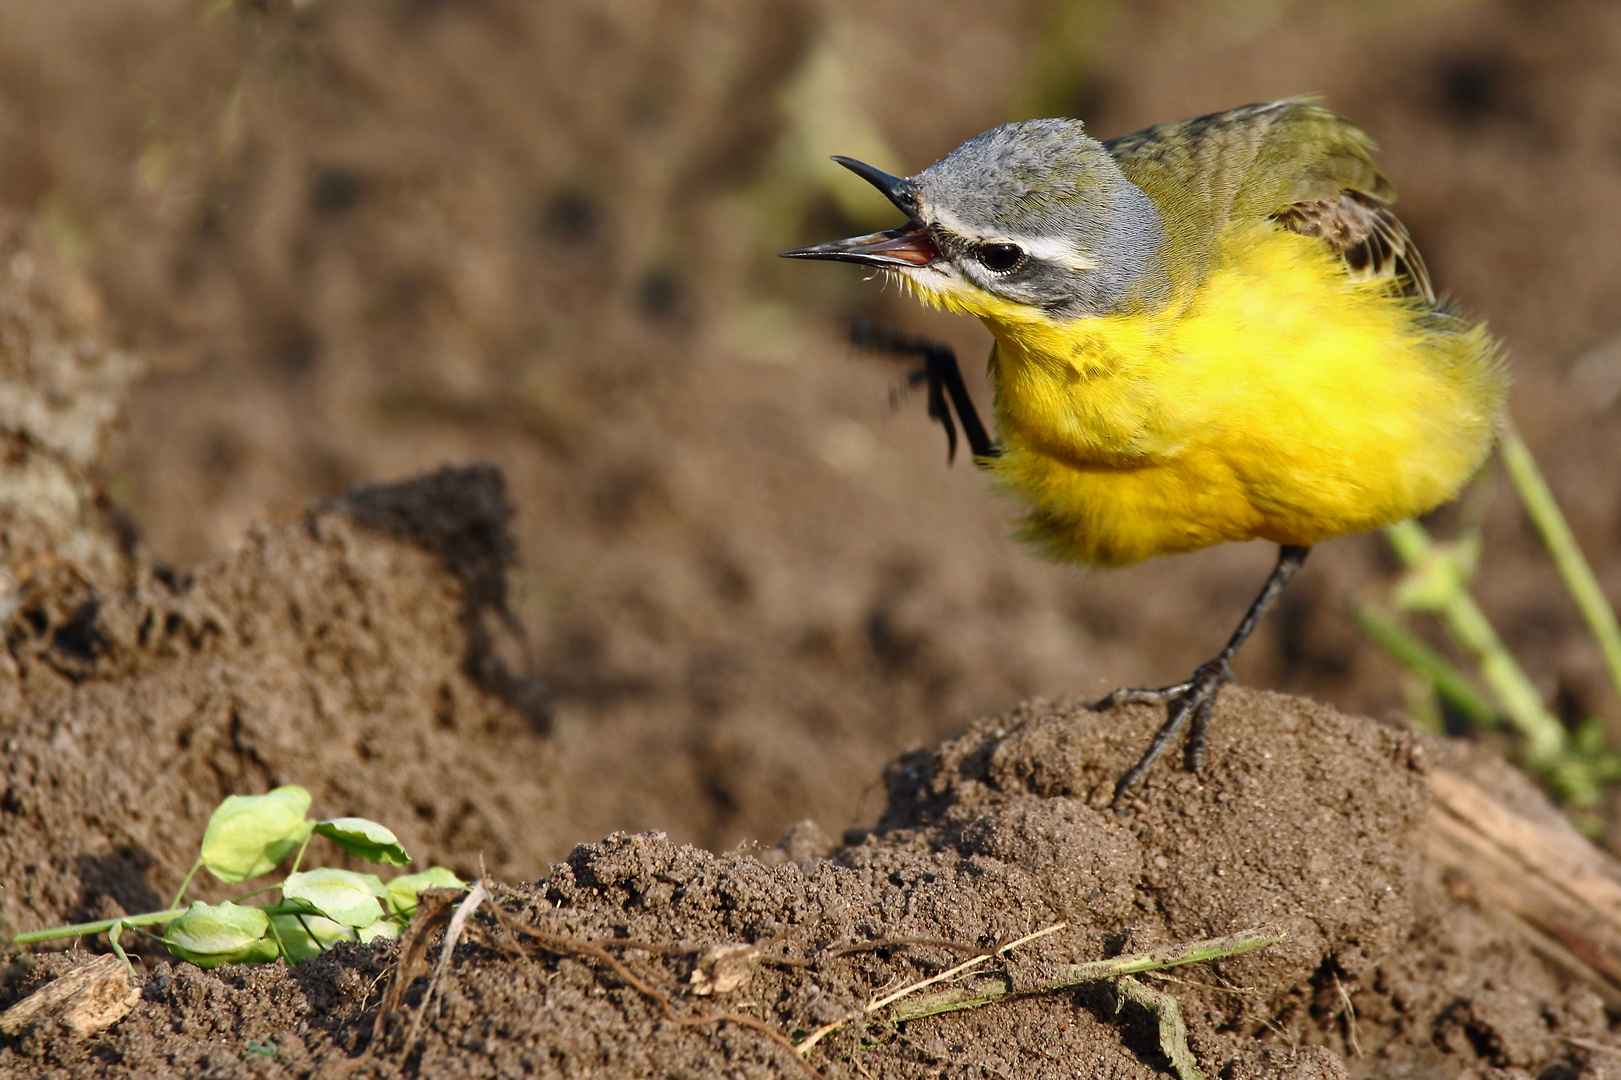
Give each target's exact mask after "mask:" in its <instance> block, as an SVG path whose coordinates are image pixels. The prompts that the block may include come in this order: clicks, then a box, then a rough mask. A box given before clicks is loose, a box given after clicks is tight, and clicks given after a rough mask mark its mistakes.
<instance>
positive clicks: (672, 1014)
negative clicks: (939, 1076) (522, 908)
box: [491, 905, 822, 1080]
mask: <svg viewBox="0 0 1621 1080" xmlns="http://www.w3.org/2000/svg"><path fill="white" fill-rule="evenodd" d="M491 910H493V911H494V912H495V917H496V919H497V920H499V921H500V923H501V925H502V926H504V927H506V928H507V929H508V930H511V931H513V932H515V933H518V934H522V935H524V936H525V937H528V938H530V939H531V940H533V941H535V942H536V943H537V944H539V945H540V947H541V948H543V949H545V950H546V951H547V952H549V953H553V954H555V955H557V956H585V957H589V958H590V959H592V960H595V961H597V962H598V963H600V964H602V965H603V966H604V967H607V968H608V969H609V970H610V971H612V972H613V973H614V974H615V975H617V976H619V978H620V980H621V981H623V982H624V983H625V984H626V985H627V986H629V987H631V988H632V989H633V990H635V991H636V992H637V993H639V994H641V995H642V996H643V997H645V998H647V999H648V1000H650V1001H652V1002H653V1003H654V1004H656V1005H657V1006H658V1007H659V1011H660V1012H662V1013H663V1014H664V1018H665V1019H666V1020H668V1021H670V1023H672V1024H676V1025H679V1026H680V1027H702V1026H703V1025H705V1024H718V1023H722V1022H728V1023H733V1024H737V1025H738V1026H739V1027H746V1028H748V1029H749V1030H751V1031H758V1032H759V1033H760V1034H762V1035H764V1036H765V1037H766V1038H768V1039H770V1040H771V1041H772V1042H774V1043H776V1044H777V1045H778V1046H780V1047H782V1048H783V1049H784V1050H787V1051H788V1053H789V1054H790V1055H792V1057H793V1060H794V1063H795V1064H796V1065H798V1066H799V1067H800V1069H801V1070H803V1071H804V1072H805V1074H806V1075H807V1076H814V1077H817V1078H818V1080H820V1078H821V1075H822V1074H821V1073H820V1072H818V1071H817V1070H816V1069H815V1068H814V1067H812V1066H811V1064H810V1063H809V1062H807V1061H806V1060H805V1059H804V1058H802V1057H800V1056H799V1055H798V1054H796V1053H794V1044H793V1043H791V1042H789V1041H788V1039H787V1038H786V1037H785V1036H783V1035H782V1033H780V1032H779V1031H777V1029H775V1028H773V1027H772V1026H771V1025H769V1024H767V1023H766V1022H765V1021H764V1020H760V1019H758V1018H756V1017H753V1016H749V1015H747V1014H746V1013H735V1012H719V1013H703V1014H701V1015H698V1016H682V1015H681V1014H680V1013H678V1012H676V1011H675V1006H674V1005H673V1004H671V1002H670V998H669V995H667V994H665V993H664V992H663V991H662V990H660V989H658V988H657V987H656V986H654V985H652V984H651V983H649V982H647V981H646V980H645V979H643V978H641V977H640V976H639V975H637V974H636V973H635V972H634V971H632V970H631V969H630V967H629V966H628V965H626V964H625V963H624V961H622V960H620V959H619V958H618V957H616V956H614V955H613V954H612V953H610V952H609V951H608V950H607V949H605V948H603V947H602V946H601V945H598V944H596V943H595V942H590V941H580V940H577V939H575V938H568V937H562V936H560V935H557V934H548V933H547V932H546V931H544V930H542V929H540V928H539V927H538V926H531V925H528V924H527V923H520V922H517V921H515V920H513V919H511V918H509V917H508V915H507V913H506V912H505V911H503V910H502V909H501V907H500V905H496V906H495V907H494V908H492V909H491ZM616 943H617V942H616Z"/></svg>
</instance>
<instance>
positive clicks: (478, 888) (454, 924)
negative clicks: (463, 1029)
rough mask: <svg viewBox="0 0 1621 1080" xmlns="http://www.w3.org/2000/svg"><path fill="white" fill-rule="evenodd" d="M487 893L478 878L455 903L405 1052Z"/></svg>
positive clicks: (413, 1045) (414, 1037)
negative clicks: (469, 923) (457, 946)
mask: <svg viewBox="0 0 1621 1080" xmlns="http://www.w3.org/2000/svg"><path fill="white" fill-rule="evenodd" d="M487 895H488V894H487V893H486V892H485V891H484V879H483V878H479V879H478V880H477V881H475V882H473V887H472V888H470V889H468V890H467V895H466V896H465V897H463V898H462V902H461V903H459V904H457V905H456V913H455V914H454V915H452V916H451V917H450V926H449V927H447V928H446V930H445V943H444V944H443V945H441V946H440V947H439V962H438V963H437V964H435V965H434V966H433V974H432V975H430V976H429V977H428V989H427V991H426V992H425V993H424V994H423V995H422V1004H421V1005H420V1006H419V1007H418V1008H417V1014H416V1016H415V1017H414V1018H413V1019H412V1020H411V1032H410V1034H408V1035H407V1036H406V1037H405V1049H406V1052H407V1053H410V1051H411V1049H412V1048H413V1047H415V1046H416V1045H417V1038H418V1037H419V1036H420V1034H421V1032H422V1018H423V1017H424V1016H426V1015H427V1014H428V1006H429V1005H431V1004H432V1003H433V992H434V991H435V990H436V989H438V987H439V977H440V976H441V975H443V974H444V973H445V969H446V968H447V967H449V966H450V955H451V953H453V952H455V951H456V942H458V941H460V940H461V936H462V931H463V930H465V929H466V928H467V920H468V919H469V918H471V917H472V915H473V912H475V911H477V910H478V906H479V905H480V904H482V903H483V902H484V897H485V896H487Z"/></svg>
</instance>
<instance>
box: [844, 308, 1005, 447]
mask: <svg viewBox="0 0 1621 1080" xmlns="http://www.w3.org/2000/svg"><path fill="white" fill-rule="evenodd" d="M850 341H851V343H852V344H854V345H856V346H857V347H859V348H866V349H879V350H882V351H884V352H892V353H899V354H901V355H902V356H921V357H922V358H923V366H922V367H920V368H918V369H917V370H916V371H913V372H910V373H908V374H907V376H906V383H907V385H908V386H917V385H918V384H919V383H926V384H927V385H928V395H929V416H930V418H931V419H934V420H938V421H939V422H940V426H941V427H943V428H945V429H946V460H947V461H948V462H950V461H952V460H955V458H956V456H957V425H956V424H955V423H953V422H952V419H951V414H952V411H953V410H955V411H956V414H957V420H958V421H960V422H961V423H962V431H963V435H965V436H966V437H967V439H968V449H969V450H970V451H971V452H972V453H973V455H974V457H976V458H985V457H995V456H996V455H997V454H999V453H1001V450H1000V449H999V448H998V447H997V445H996V444H995V443H994V442H992V441H991V437H990V435H989V434H987V433H986V430H985V425H984V424H983V423H981V422H980V419H979V410H978V409H977V408H975V407H974V399H973V398H971V397H969V396H968V384H967V383H965V382H963V378H962V370H961V369H960V368H959V367H958V366H957V354H956V353H954V352H952V351H951V347H950V346H948V345H942V344H940V343H939V342H937V341H929V340H927V339H924V338H914V337H908V336H906V335H905V334H899V333H896V332H895V331H893V330H890V329H887V328H885V327H881V326H877V325H874V324H873V323H870V322H866V321H862V322H858V323H856V324H855V325H853V326H852V327H850Z"/></svg>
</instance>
